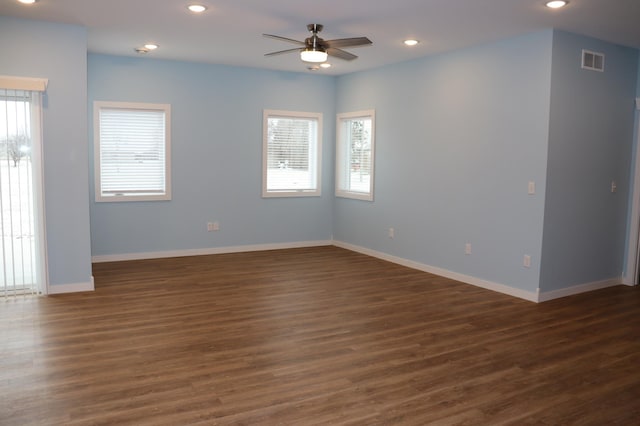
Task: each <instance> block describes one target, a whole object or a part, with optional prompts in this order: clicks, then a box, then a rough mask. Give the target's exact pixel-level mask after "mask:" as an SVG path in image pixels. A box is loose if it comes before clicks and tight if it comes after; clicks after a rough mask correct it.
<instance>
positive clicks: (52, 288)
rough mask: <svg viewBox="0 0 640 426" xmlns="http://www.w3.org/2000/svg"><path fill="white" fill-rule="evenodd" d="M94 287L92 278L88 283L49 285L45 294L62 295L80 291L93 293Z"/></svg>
mask: <svg viewBox="0 0 640 426" xmlns="http://www.w3.org/2000/svg"><path fill="white" fill-rule="evenodd" d="M94 290H95V285H94V283H93V277H91V281H90V282H88V283H74V284H58V285H49V288H48V289H47V294H63V293H78V292H82V291H94Z"/></svg>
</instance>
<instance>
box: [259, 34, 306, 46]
mask: <svg viewBox="0 0 640 426" xmlns="http://www.w3.org/2000/svg"><path fill="white" fill-rule="evenodd" d="M262 35H263V36H265V37H269V38H273V39H276V40H281V41H288V42H289V43H294V44H299V45H301V46H304V41H300V40H294V39H292V38H287V37H280V36H277V35H273V34H262Z"/></svg>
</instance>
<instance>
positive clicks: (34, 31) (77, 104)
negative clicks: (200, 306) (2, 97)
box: [0, 16, 91, 285]
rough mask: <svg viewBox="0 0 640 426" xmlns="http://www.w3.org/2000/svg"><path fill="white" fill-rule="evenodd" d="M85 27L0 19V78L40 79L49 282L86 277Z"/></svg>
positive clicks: (80, 280)
mask: <svg viewBox="0 0 640 426" xmlns="http://www.w3.org/2000/svg"><path fill="white" fill-rule="evenodd" d="M86 59H87V34H86V31H85V29H84V28H80V27H77V26H70V25H59V24H49V23H43V22H35V21H29V20H20V19H14V18H8V17H4V16H0V74H3V75H14V76H26V77H44V78H48V79H49V87H48V89H47V92H46V95H45V97H44V101H43V107H44V110H43V123H44V129H43V144H44V182H45V197H46V201H45V210H46V227H47V235H46V237H47V247H48V250H47V251H48V258H49V259H48V260H49V283H50V284H51V285H58V284H81V283H89V282H90V278H91V251H90V234H89V196H88V193H89V189H88V173H89V170H88V163H87V156H88V149H87V137H86V135H87V89H86V87H87V63H86Z"/></svg>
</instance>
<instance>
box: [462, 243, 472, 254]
mask: <svg viewBox="0 0 640 426" xmlns="http://www.w3.org/2000/svg"><path fill="white" fill-rule="evenodd" d="M464 254H471V243H467V244H465V245H464Z"/></svg>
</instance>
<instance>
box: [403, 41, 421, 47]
mask: <svg viewBox="0 0 640 426" xmlns="http://www.w3.org/2000/svg"><path fill="white" fill-rule="evenodd" d="M403 43H404V44H406V45H407V46H415V45H416V44H418V43H420V42H419V41H418V40H414V39H409V40H405V41H404V42H403Z"/></svg>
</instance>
